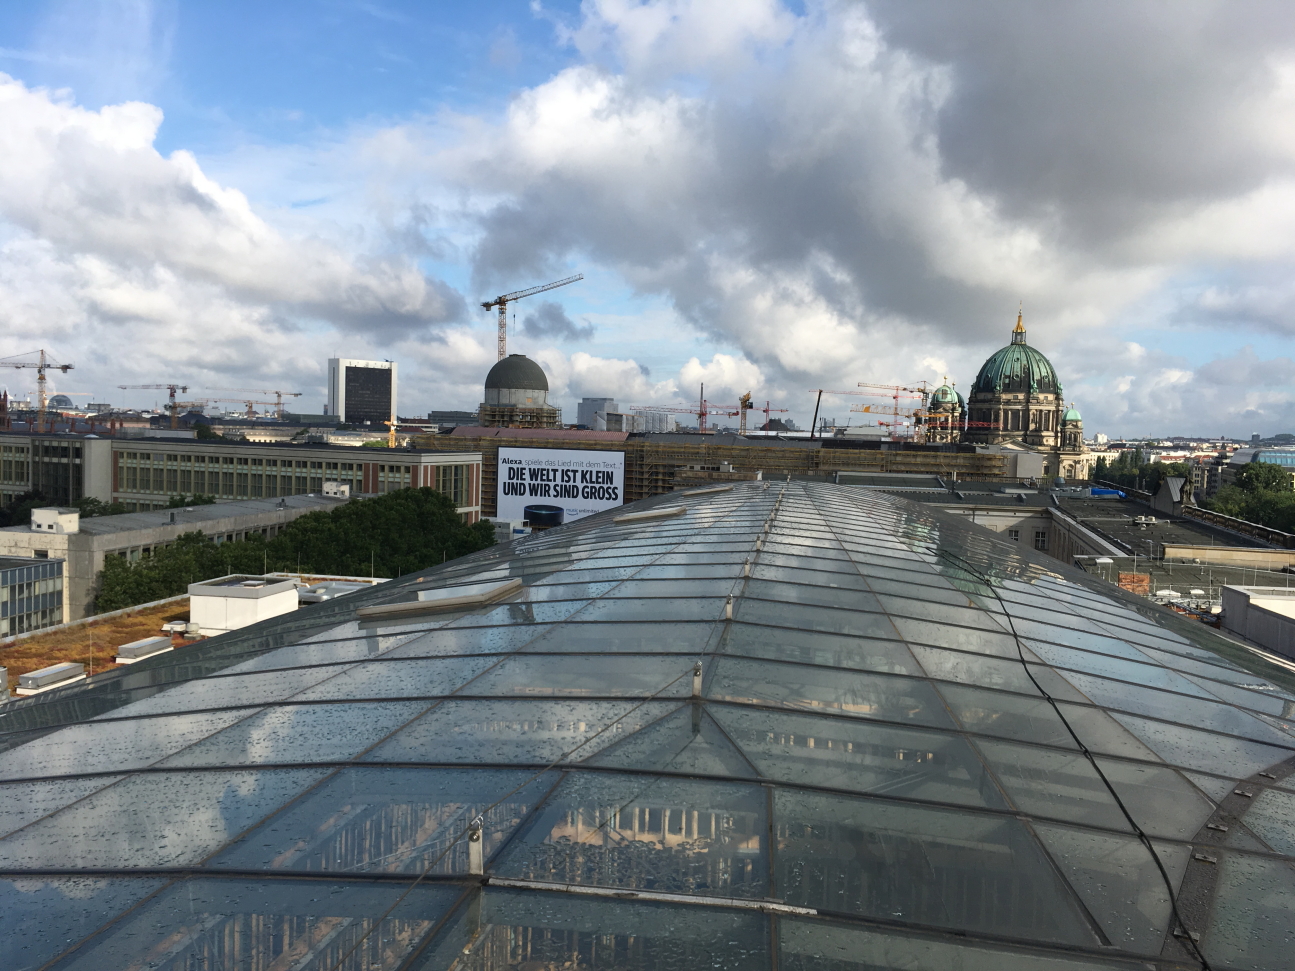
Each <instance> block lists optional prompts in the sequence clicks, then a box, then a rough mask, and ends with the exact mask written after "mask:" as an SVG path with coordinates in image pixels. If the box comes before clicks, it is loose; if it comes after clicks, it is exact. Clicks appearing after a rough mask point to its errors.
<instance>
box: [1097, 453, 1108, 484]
mask: <svg viewBox="0 0 1295 971" xmlns="http://www.w3.org/2000/svg"><path fill="white" fill-rule="evenodd" d="M1109 471H1110V470H1109V469H1108V468H1107V465H1106V456H1105V455H1099V456H1098V457H1097V462H1096V464H1094V465H1093V479H1094V480H1097V479H1105V478H1106V477H1107V475H1108V474H1109Z"/></svg>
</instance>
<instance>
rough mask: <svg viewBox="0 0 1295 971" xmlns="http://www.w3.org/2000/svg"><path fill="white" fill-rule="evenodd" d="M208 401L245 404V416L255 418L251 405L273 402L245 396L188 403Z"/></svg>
mask: <svg viewBox="0 0 1295 971" xmlns="http://www.w3.org/2000/svg"><path fill="white" fill-rule="evenodd" d="M208 401H224V402H229V403H234V402H237V403H238V404H241V405H244V406H246V408H247V417H248V418H255V417H256V409H255V408H253V407H252V406H253V405H266V406H269V405H272V404H274V402H273V401H250V400H248V399H247V398H204V399H202V401H201V402H189V403H190V404H200V403H201V404H205V403H206V402H208Z"/></svg>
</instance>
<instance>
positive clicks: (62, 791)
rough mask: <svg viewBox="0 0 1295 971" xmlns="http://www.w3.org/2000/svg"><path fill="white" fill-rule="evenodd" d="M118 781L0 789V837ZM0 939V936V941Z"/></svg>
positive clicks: (66, 781)
mask: <svg viewBox="0 0 1295 971" xmlns="http://www.w3.org/2000/svg"><path fill="white" fill-rule="evenodd" d="M121 778H122V777H121V776H119V775H116V776H112V775H110V776H95V777H94V778H92V779H49V780H44V781H40V782H11V783H9V784H8V785H0V836H3V835H5V834H6V833H12V832H13V831H14V830H16V829H18V828H20V827H22V826H27V825H30V824H31V823H34V822H36V820H38V819H40V818H41V817H42V816H47V815H49V814H50V813H52V812H57V811H58V810H60V809H62V808H63V807H64V806H67V805H70V804H71V803H74V802H76V801H77V800H78V799H83V798H84V797H86V796H88V795H90V793H92V792H94V791H95V790H96V789H102V788H103V787H104V786H110V785H112V784H113V783H114V782H116V781H118V780H119V779H121ZM0 919H2V918H0ZM3 936H4V935H3V933H2V932H0V938H2V937H3ZM0 966H3V965H0Z"/></svg>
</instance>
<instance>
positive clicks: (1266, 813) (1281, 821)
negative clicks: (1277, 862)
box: [1243, 789, 1295, 856]
mask: <svg viewBox="0 0 1295 971" xmlns="http://www.w3.org/2000/svg"><path fill="white" fill-rule="evenodd" d="M1243 821H1244V822H1245V824H1246V825H1247V826H1248V827H1250V829H1252V830H1254V833H1255V835H1256V836H1258V837H1259V838H1260V839H1262V840H1263V841H1264V842H1265V843H1267V844H1268V845H1269V846H1271V847H1272V848H1273V849H1274V850H1276V851H1277V852H1278V853H1285V854H1286V855H1287V856H1295V793H1290V792H1283V791H1282V790H1280V789H1264V790H1262V791H1261V792H1259V794H1258V795H1257V796H1256V797H1255V801H1254V805H1252V806H1251V807H1250V809H1249V810H1248V811H1247V812H1246V814H1245V816H1244V817H1243Z"/></svg>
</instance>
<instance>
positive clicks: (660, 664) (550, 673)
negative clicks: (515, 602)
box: [464, 654, 693, 698]
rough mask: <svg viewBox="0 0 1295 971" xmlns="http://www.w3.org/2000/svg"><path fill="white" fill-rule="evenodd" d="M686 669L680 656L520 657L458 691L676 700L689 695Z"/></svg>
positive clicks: (689, 668)
mask: <svg viewBox="0 0 1295 971" xmlns="http://www.w3.org/2000/svg"><path fill="white" fill-rule="evenodd" d="M692 668H693V664H692V661H691V660H690V659H688V658H680V657H635V656H633V655H624V654H607V655H597V654H595V655H588V654H573V655H557V656H554V655H531V654H523V655H521V656H520V657H511V658H508V659H507V660H505V661H503V662H501V663H500V664H499V666H498V667H496V668H495V669H494V670H492V671H487V672H486V673H485V674H483V675H482V676H481V677H479V678H477V679H476V680H475V681H473V682H472V683H471V684H470V685H468V686H467V687H466V688H465V689H464V693H465V694H471V695H514V696H516V695H522V696H525V695H536V696H545V695H550V696H557V695H595V696H597V695H602V696H604V697H605V696H612V697H616V696H625V697H635V696H637V697H645V696H648V695H656V696H657V697H660V698H679V697H683V696H686V695H688V694H689V693H691V691H692ZM671 682H674V684H673V685H672V686H671V687H668V688H666V687H665V686H666V685H670V684H671ZM663 689H664V690H663Z"/></svg>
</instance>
